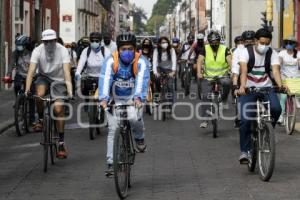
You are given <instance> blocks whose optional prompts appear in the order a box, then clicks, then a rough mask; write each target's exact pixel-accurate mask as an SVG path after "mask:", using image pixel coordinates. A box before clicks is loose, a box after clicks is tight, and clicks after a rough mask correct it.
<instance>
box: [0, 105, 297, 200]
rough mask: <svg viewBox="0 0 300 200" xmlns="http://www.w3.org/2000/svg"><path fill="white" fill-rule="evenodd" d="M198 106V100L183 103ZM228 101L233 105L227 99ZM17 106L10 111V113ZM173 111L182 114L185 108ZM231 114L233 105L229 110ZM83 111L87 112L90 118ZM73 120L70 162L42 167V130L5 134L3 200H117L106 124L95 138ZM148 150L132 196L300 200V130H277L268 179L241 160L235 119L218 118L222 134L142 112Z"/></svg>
mask: <svg viewBox="0 0 300 200" xmlns="http://www.w3.org/2000/svg"><path fill="white" fill-rule="evenodd" d="M185 101H189V102H192V103H193V104H195V103H197V102H198V100H185ZM230 106H232V105H231V103H230ZM11 111H12V110H11ZM176 113H180V115H182V116H185V115H186V114H187V110H186V108H178V110H176ZM226 113H227V114H228V115H230V114H231V115H232V114H233V109H230V110H229V111H226ZM85 116H86V115H85ZM75 122H76V119H75V118H74V119H73V120H71V121H70V122H68V125H67V130H66V144H67V147H68V151H69V153H70V155H69V157H68V159H67V160H58V161H57V162H56V164H55V165H54V166H52V165H50V167H49V169H48V173H46V174H45V173H44V172H43V171H42V154H41V153H42V148H41V146H40V144H39V141H40V133H29V134H28V135H26V136H24V137H17V136H16V134H15V129H14V128H11V129H9V130H8V131H6V132H5V133H3V134H2V135H0V158H1V159H0V180H1V181H0V199H1V200H2V199H3V200H4V199H5V200H6V199H7V200H20V199H22V200H41V199H43V200H50V199H51V200H52V199H53V200H57V199H61V200H71V199H72V200H81V199H82V200H87V199H88V200H110V199H112V200H116V199H118V196H117V194H116V191H115V187H114V179H112V178H106V177H105V173H104V171H105V169H106V165H105V154H106V128H103V129H102V134H101V135H100V136H98V137H97V138H96V139H95V140H94V141H90V140H89V136H88V129H80V128H78V126H77V125H76V123H75ZM145 125H146V142H147V145H148V148H147V152H146V153H144V154H138V155H137V158H136V162H135V165H134V167H133V185H132V188H131V190H130V192H129V196H128V198H127V199H130V200H148V199H149V200H150V199H151V200H160V199H161V200H169V199H170V200H174V199H178V200H197V199H209V200H212V199H216V200H217V199H222V200H224V199H226V200H227V199H243V200H247V199H255V200H260V199H261V200H263V199H264V200H268V199H272V200H275V199H278V200H297V199H300V191H299V184H300V173H299V171H300V162H299V161H300V148H299V145H300V135H299V133H296V134H294V135H292V136H288V135H286V134H285V132H284V129H283V128H282V127H279V128H277V129H276V131H275V132H276V134H277V135H278V140H279V142H278V144H277V152H276V166H275V172H274V174H273V177H272V178H271V180H270V182H262V181H261V180H260V179H259V175H258V171H257V170H256V172H255V173H253V174H251V173H249V172H248V170H247V167H246V166H241V165H240V164H239V162H238V156H239V153H240V152H239V135H238V129H234V128H233V122H232V121H222V120H221V121H220V134H219V138H217V139H213V138H212V134H211V132H212V128H211V126H209V127H208V129H200V127H199V121H198V120H197V119H196V118H194V119H192V120H188V121H175V120H173V119H168V120H167V121H166V122H162V121H157V120H153V117H150V116H148V115H145Z"/></svg>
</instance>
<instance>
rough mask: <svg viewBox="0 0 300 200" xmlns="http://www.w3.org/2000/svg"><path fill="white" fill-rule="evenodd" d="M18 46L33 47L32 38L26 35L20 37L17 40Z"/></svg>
mask: <svg viewBox="0 0 300 200" xmlns="http://www.w3.org/2000/svg"><path fill="white" fill-rule="evenodd" d="M15 44H16V46H25V47H27V46H29V45H31V38H30V37H28V36H26V35H20V36H18V37H17V38H16V40H15Z"/></svg>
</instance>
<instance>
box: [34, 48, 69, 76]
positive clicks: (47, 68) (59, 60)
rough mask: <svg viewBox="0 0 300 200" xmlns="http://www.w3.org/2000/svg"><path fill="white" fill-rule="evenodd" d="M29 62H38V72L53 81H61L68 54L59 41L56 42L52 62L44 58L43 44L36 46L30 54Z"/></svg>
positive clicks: (67, 61)
mask: <svg viewBox="0 0 300 200" xmlns="http://www.w3.org/2000/svg"><path fill="white" fill-rule="evenodd" d="M30 62H32V63H36V64H38V71H39V73H40V74H42V75H44V76H46V77H48V78H49V79H50V80H53V81H60V82H63V81H64V80H65V76H64V68H63V65H64V64H68V63H70V56H69V52H68V50H67V49H66V48H65V47H64V46H62V45H61V44H59V43H56V50H55V55H54V59H53V61H52V62H48V61H47V60H46V52H45V46H44V44H41V45H39V46H38V47H36V48H35V49H34V50H33V52H32V55H31V59H30Z"/></svg>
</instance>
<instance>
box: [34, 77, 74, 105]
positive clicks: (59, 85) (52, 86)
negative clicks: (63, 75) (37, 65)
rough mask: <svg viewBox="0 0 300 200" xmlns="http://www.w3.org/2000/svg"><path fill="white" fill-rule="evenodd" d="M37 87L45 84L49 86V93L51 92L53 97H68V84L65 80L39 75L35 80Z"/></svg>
mask: <svg viewBox="0 0 300 200" xmlns="http://www.w3.org/2000/svg"><path fill="white" fill-rule="evenodd" d="M35 84H36V87H38V86H39V85H45V86H46V88H47V94H49V93H50V96H51V98H52V99H55V100H58V99H66V98H67V96H68V92H67V86H66V83H65V82H60V81H53V80H51V79H50V78H48V77H46V76H43V75H38V77H37V80H36V81H35Z"/></svg>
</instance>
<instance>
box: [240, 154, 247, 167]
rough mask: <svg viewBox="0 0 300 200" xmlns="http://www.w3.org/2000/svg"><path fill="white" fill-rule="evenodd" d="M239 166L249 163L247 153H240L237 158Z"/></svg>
mask: <svg viewBox="0 0 300 200" xmlns="http://www.w3.org/2000/svg"><path fill="white" fill-rule="evenodd" d="M239 161H240V164H241V165H246V164H248V163H249V154H248V153H247V152H242V154H241V155H240V158H239Z"/></svg>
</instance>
